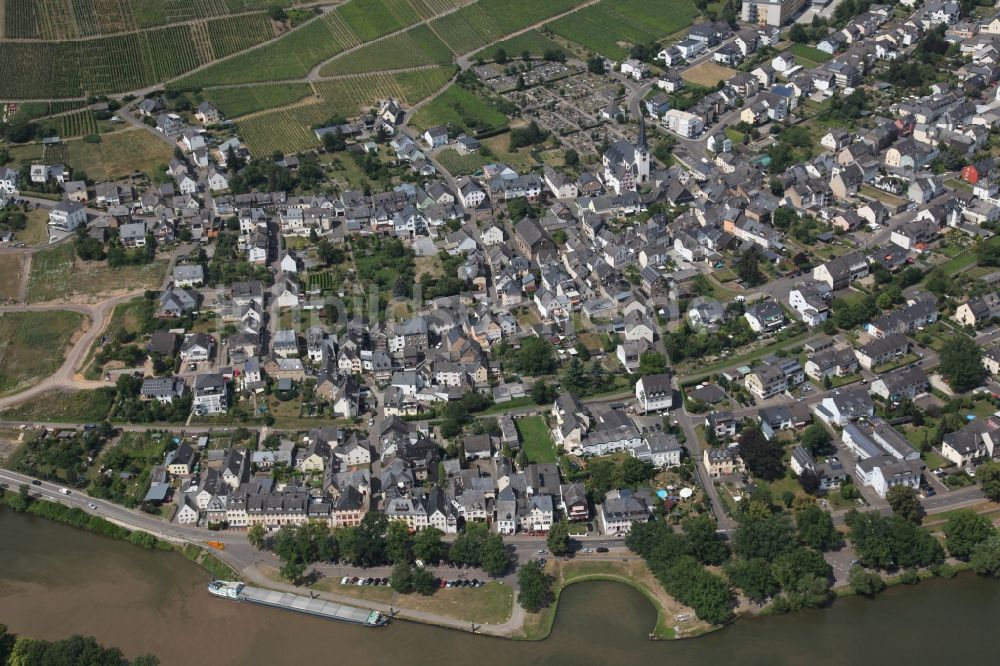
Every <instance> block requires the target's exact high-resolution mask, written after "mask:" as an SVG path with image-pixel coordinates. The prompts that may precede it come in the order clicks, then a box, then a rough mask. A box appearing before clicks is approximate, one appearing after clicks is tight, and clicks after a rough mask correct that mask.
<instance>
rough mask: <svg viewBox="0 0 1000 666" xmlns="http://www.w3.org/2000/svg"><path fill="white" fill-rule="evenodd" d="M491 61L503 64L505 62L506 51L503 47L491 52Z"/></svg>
mask: <svg viewBox="0 0 1000 666" xmlns="http://www.w3.org/2000/svg"><path fill="white" fill-rule="evenodd" d="M493 61H494V62H495V63H496V64H498V65H503V64H505V63H506V62H507V52H506V51H505V50H503V49H497V50H496V51H494V52H493Z"/></svg>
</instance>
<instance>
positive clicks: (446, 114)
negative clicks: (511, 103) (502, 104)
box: [412, 85, 508, 132]
mask: <svg viewBox="0 0 1000 666" xmlns="http://www.w3.org/2000/svg"><path fill="white" fill-rule="evenodd" d="M507 120H508V118H507V116H505V115H504V114H502V113H501V112H500V111H498V110H497V109H495V108H494V107H493V106H491V105H490V104H489V102H487V101H486V100H485V99H483V98H482V97H480V96H479V95H476V94H475V93H472V92H469V91H468V90H466V89H465V88H462V87H461V86H458V85H452V86H451V87H450V88H448V89H447V90H445V91H444V92H443V93H441V94H440V95H438V96H437V97H435V98H434V100H433V101H431V102H430V103H428V104H427V105H425V106H423V107H421V108H420V109H418V110H417V112H416V113H415V114H414V115H413V118H412V121H413V124H414V125H416V126H417V127H419V128H420V129H421V130H425V129H427V128H428V127H434V126H436V125H445V124H450V125H451V126H452V128H455V129H462V130H465V131H467V132H480V131H483V130H487V129H494V128H497V127H503V126H504V125H506V124H507Z"/></svg>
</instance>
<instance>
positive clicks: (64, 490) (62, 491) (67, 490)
mask: <svg viewBox="0 0 1000 666" xmlns="http://www.w3.org/2000/svg"><path fill="white" fill-rule="evenodd" d="M59 492H61V493H62V494H63V495H69V488H60V489H59Z"/></svg>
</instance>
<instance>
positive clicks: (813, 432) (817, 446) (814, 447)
mask: <svg viewBox="0 0 1000 666" xmlns="http://www.w3.org/2000/svg"><path fill="white" fill-rule="evenodd" d="M800 443H801V444H802V446H803V448H805V449H807V450H808V451H809V452H810V453H812V454H813V455H814V456H817V455H822V454H824V453H826V452H828V451H829V450H830V448H831V447H830V433H829V431H828V430H827V429H826V428H825V427H823V424H822V423H813V424H811V425H810V426H809V427H808V428H806V429H805V430H803V431H802V438H801V440H800Z"/></svg>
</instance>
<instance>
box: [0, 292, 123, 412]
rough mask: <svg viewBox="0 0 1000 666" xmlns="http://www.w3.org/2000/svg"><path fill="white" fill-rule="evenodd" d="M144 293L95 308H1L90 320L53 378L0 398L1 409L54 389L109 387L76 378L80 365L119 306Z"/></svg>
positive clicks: (59, 305) (65, 305)
mask: <svg viewBox="0 0 1000 666" xmlns="http://www.w3.org/2000/svg"><path fill="white" fill-rule="evenodd" d="M142 293H143V292H142V291H130V292H128V293H126V294H123V295H121V296H116V297H115V298H112V299H109V300H106V301H102V302H100V303H97V304H95V305H81V304H78V303H43V304H39V305H15V306H4V307H0V312H46V311H54V310H69V311H71V312H79V313H80V314H82V315H84V316H86V317H87V318H88V319H89V323H88V325H87V328H86V329H85V330H84V332H83V334H82V335H80V337H79V338H77V340H76V342H74V343H73V347H72V348H71V349H70V350H69V353H67V354H66V358H65V360H64V361H63V363H62V365H61V366H60V367H59V369H58V370H57V371H56V372H55V373H54V374H52V375H49V376H48V377H46V378H45V379H43V380H42V381H40V382H39V383H37V384H35V385H34V386H32V387H31V388H29V389H27V390H25V391H21V392H20V393H16V394H14V395H10V396H7V397H5V398H0V408H3V407H10V406H11V405H16V404H18V403H21V402H24V401H25V400H28V399H30V398H33V397H35V396H38V395H40V394H42V393H44V392H46V391H49V390H51V389H55V388H69V389H81V388H99V387H101V386H107V385H108V384H107V383H105V382H100V381H98V382H92V381H87V380H84V379H81V378H79V377H77V376H76V375H77V374H78V370H79V369H81V368H80V365H81V363H82V362H83V360H84V359H85V358H86V356H87V353H88V352H89V351H90V348H91V346H93V344H94V341H95V340H97V338H98V336H100V335H101V333H102V332H103V331H104V329H105V327H106V326H107V323H108V320H109V318H110V315H111V313H112V312H113V311H114V308H115V306H116V305H118V304H119V303H123V302H124V301H127V300H129V299H132V298H135V297H136V296H139V295H142Z"/></svg>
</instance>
